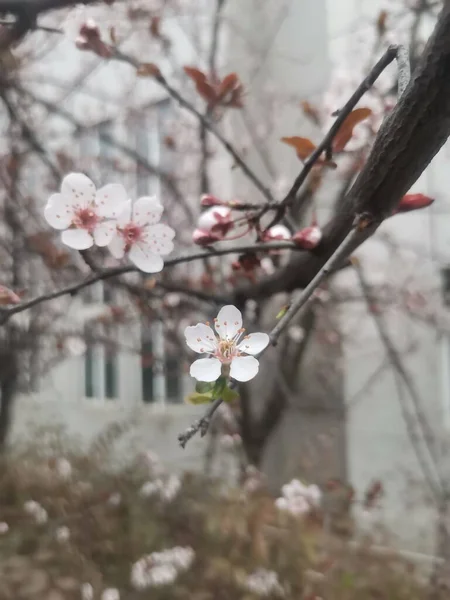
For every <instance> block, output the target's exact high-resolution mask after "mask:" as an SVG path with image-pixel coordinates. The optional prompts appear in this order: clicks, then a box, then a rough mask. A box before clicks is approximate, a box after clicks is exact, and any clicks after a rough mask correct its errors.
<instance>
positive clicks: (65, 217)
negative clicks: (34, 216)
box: [44, 194, 74, 229]
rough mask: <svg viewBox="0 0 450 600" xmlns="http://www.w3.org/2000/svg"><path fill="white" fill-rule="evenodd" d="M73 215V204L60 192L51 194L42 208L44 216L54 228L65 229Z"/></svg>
mask: <svg viewBox="0 0 450 600" xmlns="http://www.w3.org/2000/svg"><path fill="white" fill-rule="evenodd" d="M73 216H74V204H73V202H72V201H71V200H70V199H68V198H67V197H66V196H63V195H62V194H53V195H52V196H50V198H49V199H48V202H47V205H46V207H45V208H44V217H45V220H46V221H47V223H48V224H49V225H51V226H52V227H54V228H55V229H67V228H68V227H69V226H70V223H71V222H72V219H73Z"/></svg>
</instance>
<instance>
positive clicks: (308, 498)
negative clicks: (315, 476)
mask: <svg viewBox="0 0 450 600" xmlns="http://www.w3.org/2000/svg"><path fill="white" fill-rule="evenodd" d="M281 494H282V495H281V496H280V497H279V498H277V499H276V501H275V505H276V507H277V508H278V509H279V510H282V511H285V512H287V513H289V514H291V515H294V516H302V515H306V514H308V513H309V512H310V511H311V510H312V509H314V508H316V507H318V506H319V505H320V502H321V498H322V492H321V491H320V488H319V487H318V486H317V485H314V484H313V485H305V484H303V483H302V482H301V481H299V480H298V479H293V480H292V481H291V482H290V483H287V484H285V485H283V487H282V488H281Z"/></svg>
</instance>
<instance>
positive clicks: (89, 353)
mask: <svg viewBox="0 0 450 600" xmlns="http://www.w3.org/2000/svg"><path fill="white" fill-rule="evenodd" d="M85 299H86V301H87V302H88V303H91V304H96V303H97V304H109V303H111V301H112V296H111V289H110V287H109V286H105V285H104V284H103V283H102V282H99V283H98V284H96V285H94V286H92V287H91V288H88V291H87V293H86V295H85ZM85 336H86V341H87V350H86V353H85V357H84V382H85V383H84V388H85V389H84V395H85V397H86V398H96V399H98V400H105V399H106V400H112V399H115V398H118V396H119V386H118V383H119V382H118V353H117V349H116V347H115V344H114V343H113V342H114V340H111V342H110V343H108V341H109V340H108V338H110V336H111V332H109V331H108V330H107V328H106V327H105V326H104V325H102V324H100V323H96V324H95V325H93V324H92V323H90V324H89V326H88V327H87V328H86V332H85Z"/></svg>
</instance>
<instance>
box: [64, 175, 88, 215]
mask: <svg viewBox="0 0 450 600" xmlns="http://www.w3.org/2000/svg"><path fill="white" fill-rule="evenodd" d="M95 191H96V190H95V185H94V184H93V183H92V181H91V180H90V179H89V177H86V175H83V173H69V175H66V176H65V177H64V179H63V180H62V183H61V194H63V196H67V198H68V199H69V200H71V201H73V202H74V203H76V204H78V206H81V207H84V208H86V207H87V206H89V204H91V203H93V202H94V199H95Z"/></svg>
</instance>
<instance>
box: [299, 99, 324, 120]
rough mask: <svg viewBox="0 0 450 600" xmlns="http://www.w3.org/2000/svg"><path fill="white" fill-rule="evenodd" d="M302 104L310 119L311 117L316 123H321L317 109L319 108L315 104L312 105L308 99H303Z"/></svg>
mask: <svg viewBox="0 0 450 600" xmlns="http://www.w3.org/2000/svg"><path fill="white" fill-rule="evenodd" d="M300 106H301V107H302V109H303V112H304V113H305V115H306V116H307V117H308V118H309V119H311V121H312V122H313V123H315V124H316V125H319V124H320V114H319V111H318V110H317V108H316V107H315V106H314V105H312V104H311V103H310V102H308V101H307V100H303V101H302V102H300Z"/></svg>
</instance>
